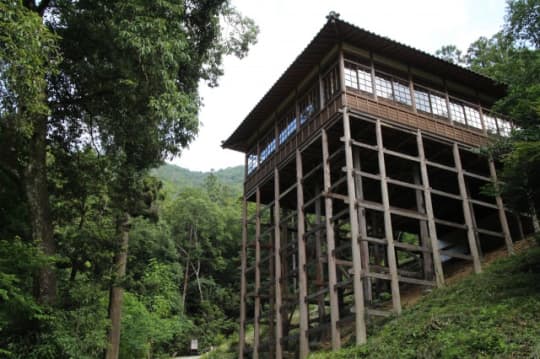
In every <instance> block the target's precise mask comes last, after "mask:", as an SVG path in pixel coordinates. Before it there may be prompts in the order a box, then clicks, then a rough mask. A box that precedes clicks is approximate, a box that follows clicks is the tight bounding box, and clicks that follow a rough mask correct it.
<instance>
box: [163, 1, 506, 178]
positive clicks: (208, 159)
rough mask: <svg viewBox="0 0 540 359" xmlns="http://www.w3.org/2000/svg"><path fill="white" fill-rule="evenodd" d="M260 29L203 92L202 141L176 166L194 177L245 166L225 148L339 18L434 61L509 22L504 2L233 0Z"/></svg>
mask: <svg viewBox="0 0 540 359" xmlns="http://www.w3.org/2000/svg"><path fill="white" fill-rule="evenodd" d="M232 3H233V4H234V5H235V6H236V7H237V8H238V9H239V10H240V12H242V14H244V15H247V16H249V17H251V18H253V19H254V20H255V22H256V23H257V25H258V26H259V28H260V33H259V38H258V42H257V44H256V45H255V46H254V47H253V48H252V49H251V51H250V52H249V54H248V56H247V57H246V58H244V59H242V60H239V59H236V58H226V59H225V61H224V69H225V75H224V76H223V77H222V78H221V79H220V82H219V87H217V88H208V87H206V86H202V87H201V96H202V98H203V103H204V107H203V108H202V109H201V111H200V116H199V118H200V121H201V126H200V131H199V136H198V138H197V139H196V140H195V141H194V142H193V143H192V144H191V145H190V147H189V148H188V149H185V150H184V151H183V152H182V155H181V156H180V157H179V158H176V159H175V160H174V161H173V162H174V163H175V164H177V165H179V166H182V167H185V168H188V169H190V170H194V171H195V170H196V171H209V170H210V169H214V170H218V169H221V168H226V167H230V166H237V165H240V164H244V155H243V154H241V153H239V152H235V151H230V150H224V149H222V148H221V146H220V145H221V141H222V140H225V139H226V138H227V137H228V136H229V135H230V134H231V133H232V132H233V131H234V130H235V129H236V127H237V126H238V125H239V124H240V122H242V120H243V119H244V118H245V116H246V115H247V114H248V113H249V112H250V111H251V109H252V108H253V107H254V106H255V104H256V103H257V102H258V101H259V100H260V99H261V97H263V96H264V94H265V93H266V92H267V91H268V90H269V89H270V87H271V86H272V85H273V84H274V83H275V82H276V80H277V79H278V78H279V76H280V75H281V74H282V73H283V72H284V71H285V70H286V69H287V67H288V66H289V65H290V64H291V63H292V62H293V61H294V59H295V58H296V57H297V56H298V55H299V54H300V52H301V51H302V50H303V49H304V48H305V47H306V45H307V44H308V43H309V42H310V41H311V39H312V38H313V37H314V36H315V35H316V34H317V32H318V31H319V30H320V29H321V28H322V26H323V25H324V24H325V22H326V18H325V17H326V15H327V14H328V13H329V12H330V11H332V10H333V11H336V12H338V13H339V14H340V15H341V16H340V18H341V19H342V20H345V21H347V22H350V23H352V24H354V25H357V26H359V27H361V28H364V29H366V30H369V31H372V32H375V33H377V34H379V35H382V36H386V37H389V38H391V39H393V40H397V41H399V42H402V43H404V44H407V45H410V46H413V47H416V48H418V49H421V50H424V51H427V52H429V53H434V52H435V51H436V50H437V49H438V48H440V47H441V46H442V45H446V44H455V45H457V46H458V47H460V48H462V49H466V48H467V47H468V45H469V44H470V43H471V42H473V41H474V40H476V39H477V38H478V37H480V36H491V35H492V34H493V33H495V32H496V31H498V30H500V29H501V26H502V24H503V21H504V11H505V1H504V0H445V1H439V0H407V1H404V0H401V1H400V0H394V1H390V0H377V1H371V0H370V1H367V0H232Z"/></svg>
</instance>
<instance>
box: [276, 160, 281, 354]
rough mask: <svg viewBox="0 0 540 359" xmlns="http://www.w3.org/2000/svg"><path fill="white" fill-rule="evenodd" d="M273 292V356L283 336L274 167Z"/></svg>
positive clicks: (279, 348) (278, 228) (277, 199)
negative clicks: (274, 322) (274, 324)
mask: <svg viewBox="0 0 540 359" xmlns="http://www.w3.org/2000/svg"><path fill="white" fill-rule="evenodd" d="M274 273H275V274H274V294H275V303H274V305H275V320H276V327H275V330H276V334H275V340H276V342H275V351H276V352H275V358H276V359H281V358H282V357H283V348H282V344H281V339H282V338H283V320H282V317H281V304H282V301H281V282H282V280H283V279H282V278H281V226H280V206H279V170H278V169H277V167H276V168H274Z"/></svg>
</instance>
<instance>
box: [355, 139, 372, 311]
mask: <svg viewBox="0 0 540 359" xmlns="http://www.w3.org/2000/svg"><path fill="white" fill-rule="evenodd" d="M353 164H354V169H355V170H357V171H361V170H362V166H361V162H360V150H359V149H355V151H353ZM354 179H355V188H356V198H357V199H358V200H360V201H362V200H364V189H363V185H364V184H363V181H362V176H361V175H360V174H356V175H355V176H354ZM357 212H358V226H359V227H360V239H365V238H367V223H366V210H365V208H363V207H362V206H361V205H358V208H357ZM360 258H361V259H362V270H364V271H366V272H369V244H368V242H367V241H365V240H363V241H361V242H360ZM364 299H366V300H367V301H368V302H371V301H372V300H373V293H372V290H371V278H369V277H365V278H364Z"/></svg>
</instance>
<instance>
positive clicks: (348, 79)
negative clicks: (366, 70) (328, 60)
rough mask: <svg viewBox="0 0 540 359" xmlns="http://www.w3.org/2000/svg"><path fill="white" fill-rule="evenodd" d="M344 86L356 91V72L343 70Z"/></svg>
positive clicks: (347, 69) (347, 68) (349, 69)
mask: <svg viewBox="0 0 540 359" xmlns="http://www.w3.org/2000/svg"><path fill="white" fill-rule="evenodd" d="M345 86H347V87H350V88H353V89H356V90H358V89H359V87H358V77H357V76H356V70H355V69H351V68H349V67H346V68H345Z"/></svg>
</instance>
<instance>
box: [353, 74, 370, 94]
mask: <svg viewBox="0 0 540 359" xmlns="http://www.w3.org/2000/svg"><path fill="white" fill-rule="evenodd" d="M357 74H358V81H359V85H360V90H362V91H366V92H369V93H373V84H372V83H371V72H369V71H366V70H363V69H358V70H357Z"/></svg>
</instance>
